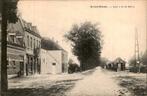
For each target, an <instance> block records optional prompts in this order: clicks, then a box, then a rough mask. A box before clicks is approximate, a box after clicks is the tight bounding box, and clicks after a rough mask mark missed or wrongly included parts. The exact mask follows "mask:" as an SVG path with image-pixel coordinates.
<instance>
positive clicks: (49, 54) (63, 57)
mask: <svg viewBox="0 0 147 96" xmlns="http://www.w3.org/2000/svg"><path fill="white" fill-rule="evenodd" d="M40 56H41V74H60V73H66V72H67V71H68V53H67V52H66V51H65V50H45V49H41V51H40Z"/></svg>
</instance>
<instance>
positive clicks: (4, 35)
mask: <svg viewBox="0 0 147 96" xmlns="http://www.w3.org/2000/svg"><path fill="white" fill-rule="evenodd" d="M5 3H6V2H5V1H2V8H3V10H2V24H1V27H2V33H1V36H2V38H1V96H7V90H8V81H7V80H8V79H7V11H6V10H7V9H6V7H5Z"/></svg>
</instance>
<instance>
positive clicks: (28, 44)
mask: <svg viewBox="0 0 147 96" xmlns="http://www.w3.org/2000/svg"><path fill="white" fill-rule="evenodd" d="M27 47H28V48H29V36H27Z"/></svg>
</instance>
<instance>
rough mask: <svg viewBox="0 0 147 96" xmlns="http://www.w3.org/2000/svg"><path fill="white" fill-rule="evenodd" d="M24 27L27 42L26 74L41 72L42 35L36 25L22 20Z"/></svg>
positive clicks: (25, 41)
mask: <svg viewBox="0 0 147 96" xmlns="http://www.w3.org/2000/svg"><path fill="white" fill-rule="evenodd" d="M22 24H23V28H24V33H25V35H24V43H25V53H26V54H25V56H24V61H25V66H24V74H25V75H32V74H38V73H40V48H41V36H40V34H39V31H38V30H37V27H36V26H33V25H32V24H31V23H27V22H25V21H24V20H22Z"/></svg>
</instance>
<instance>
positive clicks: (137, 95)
mask: <svg viewBox="0 0 147 96" xmlns="http://www.w3.org/2000/svg"><path fill="white" fill-rule="evenodd" d="M139 76H140V77H139ZM134 78H135V79H134ZM137 83H138V84H140V86H139V85H138V86H137V85H136V84H137ZM141 84H142V85H141ZM143 84H144V85H143ZM136 86H137V87H136ZM145 94H146V89H145V74H132V73H128V72H112V71H107V70H104V69H101V68H100V67H97V68H96V69H93V70H90V71H86V72H82V73H75V74H61V75H38V76H30V77H24V78H14V79H10V80H9V91H8V96H147V95H145Z"/></svg>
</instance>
